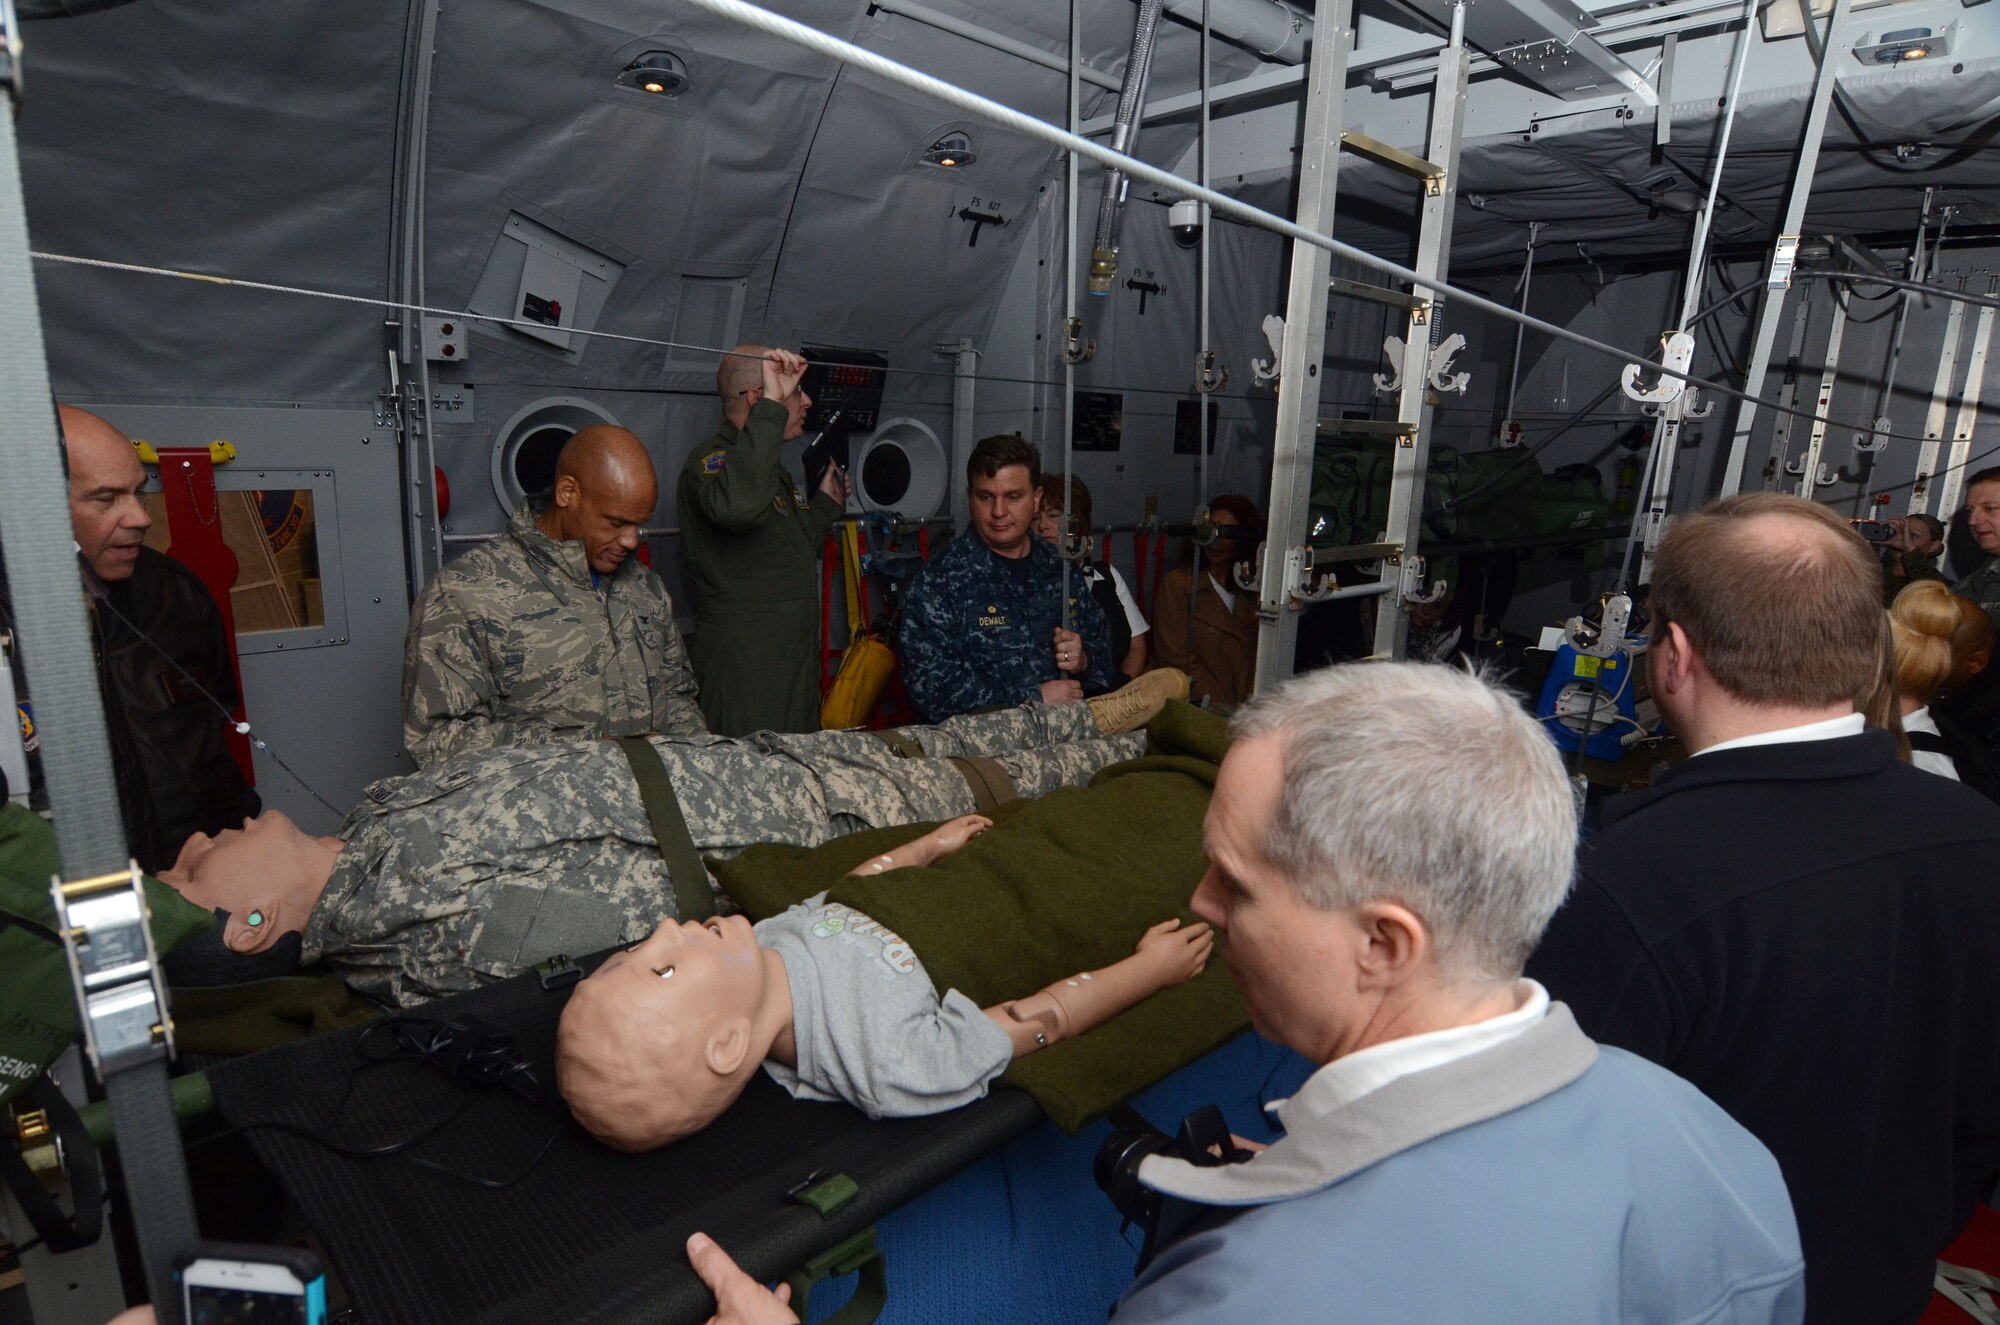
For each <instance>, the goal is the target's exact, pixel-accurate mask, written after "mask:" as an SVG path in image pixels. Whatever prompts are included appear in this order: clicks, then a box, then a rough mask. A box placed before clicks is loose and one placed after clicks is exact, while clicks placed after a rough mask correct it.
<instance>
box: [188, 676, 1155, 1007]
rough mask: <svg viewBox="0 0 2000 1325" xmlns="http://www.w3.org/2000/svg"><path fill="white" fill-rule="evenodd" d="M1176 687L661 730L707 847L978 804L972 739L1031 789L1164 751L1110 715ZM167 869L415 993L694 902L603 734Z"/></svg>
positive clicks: (246, 926) (794, 837) (357, 976)
mask: <svg viewBox="0 0 2000 1325" xmlns="http://www.w3.org/2000/svg"><path fill="white" fill-rule="evenodd" d="M1149 678H1150V674H1149ZM1168 680H1169V682H1170V683H1171V682H1172V681H1173V680H1174V678H1168ZM1181 684H1184V682H1182V683H1181ZM1172 688H1173V687H1172V685H1171V684H1170V685H1169V686H1167V687H1161V686H1158V685H1155V686H1154V687H1153V689H1152V691H1151V692H1150V693H1148V692H1147V690H1146V687H1145V684H1144V683H1143V682H1141V683H1135V684H1134V685H1133V686H1128V687H1126V689H1125V690H1124V691H1121V692H1119V694H1116V695H1109V696H1104V697H1102V698H1100V699H1098V700H1095V701H1092V702H1090V703H1087V704H1064V705H1043V704H1035V705H1025V706H1022V707H1020V708H1016V709H1009V710H1002V711H999V712H994V713H984V714H978V715H972V716H967V717H962V718H954V719H951V720H950V721H949V722H948V723H947V724H944V725H940V726H935V727H909V728H904V729H902V730H901V732H900V733H899V736H900V738H901V739H900V741H899V743H898V745H897V746H896V747H891V746H890V745H888V744H885V743H884V742H883V741H881V740H879V739H877V738H876V737H875V736H874V735H873V734H871V733H867V732H837V731H836V732H816V733H812V734H807V735H774V734H770V733H764V734H760V735H758V736H755V737H749V738H743V739H740V740H726V739H722V738H714V737H711V738H705V739H702V740H699V741H686V740H676V739H671V738H660V737H655V738H651V739H649V741H648V745H649V746H650V747H651V749H652V751H653V753H654V754H655V755H656V756H657V757H658V759H659V761H660V763H661V765H662V767H663V768H665V770H666V772H667V774H668V778H669V780H670V782H671V783H672V785H673V788H674V792H675V795H676V797H677V799H678V800H679V802H680V804H681V807H682V812H683V814H684V815H685V817H686V821H687V823H688V825H689V829H690V833H691V834H692V837H693V844H694V846H695V849H696V850H697V851H698V852H702V853H706V854H719V855H727V854H731V853H734V852H736V851H740V850H742V849H743V848H745V847H749V846H754V845H758V844H760V843H785V844H791V845H797V846H807V847H811V846H818V845H820V844H821V843H822V842H825V841H827V840H829V839H831V838H834V837H839V836H843V835H845V834H848V833H853V832H856V831H859V830H861V829H864V828H887V827H892V826H894V825H897V824H913V823H938V822H941V821H945V820H949V819H951V818H953V817H954V816H957V815H963V814H965V813H966V812H968V811H970V810H972V809H974V808H975V806H976V801H975V797H974V795H973V792H972V789H971V784H970V783H969V782H968V781H967V778H966V776H965V774H964V773H963V771H962V767H961V765H960V764H959V763H955V762H954V759H958V758H966V759H987V760H990V761H991V765H992V766H997V768H998V770H999V773H1000V774H1004V778H1003V779H1002V780H1004V781H1006V782H1008V783H1010V784H1011V789H1012V790H1013V791H1014V792H1015V793H1017V794H1019V795H1020V796H1022V797H1034V796H1040V795H1044V794H1046V793H1047V792H1050V791H1053V790H1055V789H1056V788H1058V787H1065V786H1081V785H1083V784H1084V783H1087V782H1088V781H1089V780H1090V778H1091V776H1092V775H1093V774H1095V773H1096V771H1097V770H1098V769H1100V768H1102V767H1104V766H1105V765H1107V764H1111V763H1115V762H1117V761H1119V760H1122V759H1129V758H1132V757H1133V756H1135V755H1137V754H1139V753H1141V752H1142V751H1143V750H1144V748H1145V738H1144V737H1143V736H1140V735H1136V734H1125V735H1115V736H1114V735H1106V734H1105V733H1106V731H1107V729H1118V730H1123V729H1124V728H1125V727H1126V726H1127V725H1128V724H1137V723H1139V722H1142V721H1143V720H1144V718H1145V717H1147V716H1150V714H1151V713H1152V712H1157V711H1158V709H1159V708H1160V706H1161V705H1162V704H1164V702H1165V695H1164V693H1163V691H1171V689H1172ZM906 750H907V751H910V752H911V753H909V754H907V755H906V754H905V753H903V752H904V751H906ZM161 879H162V882H165V883H168V884H170V885H173V886H176V887H179V888H180V889H181V890H182V891H183V893H185V894H186V895H187V896H188V897H189V898H190V900H193V901H195V902H197V903H199V904H202V905H206V906H210V907H212V908H215V909H220V910H226V911H228V912H229V913H230V914H229V920H228V922H227V923H226V924H225V926H224V927H223V931H224V932H223V934H222V940H223V946H224V947H226V949H227V951H228V953H229V954H230V955H231V957H232V958H238V957H242V956H243V955H245V954H251V953H256V954H261V955H263V956H264V957H266V958H267V964H268V959H269V958H271V957H272V956H273V955H281V954H282V953H283V952H284V949H283V948H281V947H277V946H275V943H276V940H277V939H279V938H282V937H283V936H284V935H286V934H287V933H290V934H294V935H298V936H299V937H298V938H296V939H294V940H292V942H294V943H296V944H297V945H298V950H299V956H300V959H301V960H303V961H307V962H311V961H317V960H320V959H326V960H329V961H331V962H332V963H333V965H334V966H335V967H336V969H338V970H339V972H340V974H341V975H342V977H343V978H345V979H346V980H347V982H348V983H349V984H350V985H352V986H353V987H354V988H355V989H357V990H359V991H360V992H362V993H364V994H368V995H370V996H372V997H375V998H378V999H382V1000H384V1001H387V1002H393V1003H397V1004H400V1005H403V1006H410V1005H413V1004H416V1003H421V1002H424V1001H426V1000H428V999H432V998H438V997H442V996H444V995H448V994H455V993H462V992H466V991H468V990H471V989H475V988H479V987H481V986H482V985H484V984H488V983H492V982H494V981H497V980H503V979H507V978H510V977H512V976H514V975H518V974H519V973H520V972H521V971H523V970H526V969H528V968H529V967H531V966H533V965H534V964H535V963H536V962H539V961H542V960H545V959H546V958H548V957H549V956H551V955H553V954H555V953H558V952H568V953H577V954H581V953H590V952H601V951H604V950H607V949H610V948H614V947H618V946H621V945H624V944H630V943H633V942H636V941H638V940H640V939H642V938H644V937H645V936H646V935H648V934H650V933H651V932H652V931H653V930H654V928H655V927H656V926H658V924H659V923H660V921H661V920H663V919H666V918H669V917H671V916H673V915H674V900H673V899H674V893H675V889H674V887H673V882H674V881H673V880H672V878H671V871H670V868H669V866H668V863H667V861H666V859H665V857H663V856H662V854H661V853H660V851H659V849H658V848H657V847H656V846H655V845H654V841H653V830H652V828H651V827H650V825H649V823H648V816H647V814H646V812H645V808H644V806H643V804H642V803H641V800H640V796H639V790H638V785H637V783H636V781H635V780H634V776H633V772H632V765H631V763H630V762H629V761H628V759H627V757H626V753H625V751H624V750H622V749H621V748H620V747H619V746H617V745H615V744H609V743H605V742H601V741H582V742H564V743H559V744H555V745H548V746H523V747H510V748H506V749H500V750H490V751H481V752H477V753H474V754H469V755H463V756H459V757H457V758H455V759H452V760H449V761H447V762H446V763H444V764H440V765H438V766H436V767H434V768H429V769H425V770H423V771H421V772H419V773H414V774H410V775H408V776H406V777H401V778H390V779H387V780H385V781H383V782H379V783H376V784H375V785H374V786H372V787H370V788H369V789H368V793H367V795H366V796H365V797H363V799H362V800H361V802H360V803H359V804H358V805H356V806H355V808H354V809H353V810H352V811H351V812H350V813H349V814H348V816H347V819H346V820H345V822H344V823H343V824H342V826H341V829H340V835H339V837H338V838H337V839H336V838H312V837H309V836H307V835H306V834H304V833H302V832H300V831H299V830H298V829H297V827H296V826H294V825H293V824H292V823H291V821H290V820H287V819H285V818H283V817H282V816H266V817H265V818H264V819H259V820H256V821H253V822H252V823H250V824H248V825H247V826H246V828H245V829H244V830H240V831H239V830H230V831H228V832H225V833H221V834H218V835H217V836H216V837H214V838H208V837H206V836H196V837H195V838H193V839H191V840H190V841H189V843H188V844H187V845H186V847H184V848H183V851H182V854H181V858H180V859H179V860H177V861H176V863H175V867H174V868H173V869H171V870H168V871H165V872H163V873H162V875H161ZM683 882H694V881H692V880H689V881H683ZM700 883H701V884H703V885H705V884H706V883H707V880H706V879H703V880H701V881H700ZM253 917H254V920H253Z"/></svg>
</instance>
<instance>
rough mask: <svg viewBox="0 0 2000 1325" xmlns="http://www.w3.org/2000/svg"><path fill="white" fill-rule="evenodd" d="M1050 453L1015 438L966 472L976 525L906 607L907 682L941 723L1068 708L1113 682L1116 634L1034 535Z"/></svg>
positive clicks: (936, 563)
mask: <svg viewBox="0 0 2000 1325" xmlns="http://www.w3.org/2000/svg"><path fill="white" fill-rule="evenodd" d="M1041 468H1042V465H1041V457H1040V456H1039V455H1037V454H1036V452H1035V448H1034V447H1032V446H1029V445H1028V444H1027V443H1026V442H1024V441H1022V440H1021V439H1020V438H1019V437H1017V436H1014V435H1013V434H1003V435H1000V436H995V437H987V438H985V439H983V440H981V441H980V443H979V444H978V445H977V446H975V447H973V448H972V455H971V456H970V457H969V458H968V459H967V461H966V465H965V484H966V490H967V493H968V495H969V498H970V506H971V512H972V528H971V531H970V532H969V533H968V534H962V535H960V536H959V537H958V538H956V539H954V540H953V541H952V543H951V545H950V546H948V547H946V548H945V549H944V551H942V552H940V553H938V554H937V555H936V556H935V557H933V558H931V561H930V564H929V565H928V566H926V567H924V571H923V574H922V575H920V576H919V577H918V578H917V582H916V584H914V585H913V586H911V588H910V594H909V597H908V598H907V599H906V600H905V601H904V604H903V627H902V638H901V643H902V661H903V683H904V684H905V685H906V686H907V687H908V688H909V692H910V698H911V699H913V700H914V701H916V705H917V708H918V709H919V710H921V711H922V713H923V714H924V716H925V717H927V718H929V719H930V720H931V721H933V722H937V721H940V720H941V719H944V718H948V717H950V716H952V715H953V714H957V713H970V712H972V711H973V710H975V709H982V708H992V707H994V706H996V705H1000V704H1020V703H1024V702H1027V701H1030V700H1040V701H1041V702H1043V703H1045V704H1060V703H1067V702H1069V701H1072V700H1078V699H1082V698H1083V697H1084V696H1085V695H1086V694H1098V693H1100V692H1102V691H1104V690H1105V689H1107V688H1108V687H1109V685H1110V683H1111V676H1112V671H1111V669H1112V665H1113V664H1114V663H1115V662H1116V661H1117V660H1116V659H1114V658H1113V657H1112V656H1111V635H1110V631H1109V630H1108V629H1107V628H1106V626H1105V624H1104V613H1103V612H1102V610H1100V609H1099V608H1098V606H1097V601H1096V599H1095V598H1094V597H1092V595H1091V592H1090V585H1089V583H1088V582H1087V581H1086V580H1085V579H1084V577H1083V576H1082V575H1081V574H1072V575H1070V576H1069V577H1068V580H1069V598H1068V606H1069V614H1068V615H1069V622H1070V626H1069V627H1068V628H1066V627H1065V626H1064V624H1063V618H1064V614H1063V606H1064V599H1063V592H1062V591H1063V580H1064V576H1063V563H1062V558H1061V557H1060V556H1059V555H1058V554H1057V552H1056V550H1055V548H1053V547H1052V546H1050V545H1049V544H1047V543H1044V542H1042V541H1041V540H1040V539H1038V538H1036V537H1035V536H1034V522H1035V515H1036V511H1037V509H1038V507H1039V502H1040V482H1041Z"/></svg>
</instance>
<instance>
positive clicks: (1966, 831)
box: [1528, 731, 2000, 1323]
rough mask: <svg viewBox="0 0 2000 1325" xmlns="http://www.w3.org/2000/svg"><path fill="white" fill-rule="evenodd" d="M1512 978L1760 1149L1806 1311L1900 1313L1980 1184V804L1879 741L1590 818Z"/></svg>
mask: <svg viewBox="0 0 2000 1325" xmlns="http://www.w3.org/2000/svg"><path fill="white" fill-rule="evenodd" d="M1606 819H1607V824H1606V826H1605V827H1604V828H1603V829H1602V830H1601V831H1600V832H1599V833H1598V834H1597V835H1596V836H1595V837H1593V838H1592V839H1591V841H1590V842H1589V844H1588V845H1587V846H1586V847H1585V848H1584V850H1583V853H1582V856H1581V859H1580V862H1579V872H1578V877H1577V884H1576V889H1575V892H1574V893H1573V894H1572V895H1571V897H1570V900H1569V901H1568V903H1567V904H1566V905H1565V906H1564V907H1563V909H1562V910H1561V911H1560V912H1559V913H1558V914H1557V915H1556V918H1555V921H1554V923H1553V924H1552V925H1551V926H1550V928H1549V932H1548V934H1547V935H1546V936H1545V937H1544V939H1543V941H1542V946H1541V948H1540V949H1539V950H1538V951H1537V952H1536V953H1535V956H1534V958H1533V960H1532V961H1530V962H1529V964H1528V973H1529V974H1530V975H1532V976H1534V977H1535V978H1536V979H1538V980H1540V981H1542V982H1543V983H1544V984H1545V985H1547V986H1548V988H1549V992H1550V994H1551V996H1552V997H1555V998H1559V999H1561V1000H1563V1001H1564V1002H1566V1003H1568V1004H1569V1005H1570V1007H1571V1008H1573V1009H1574V1010H1575V1012H1576V1018H1577V1021H1578V1022H1579V1023H1580V1024H1581V1025H1582V1027H1583V1029H1584V1032H1585V1033H1586V1034H1588V1035H1589V1036H1591V1037H1592V1038H1593V1039H1596V1040H1600V1041H1602V1042H1604V1043H1606V1044H1614V1045H1618V1046H1620V1047H1622V1048H1625V1049H1629V1050H1631V1051H1633V1052H1635V1053H1638V1054H1641V1055H1644V1056H1645V1057H1647V1058H1650V1059H1652V1060H1653V1061H1654V1062H1656V1063H1660V1064H1662V1065H1663V1066H1665V1067H1667V1068H1669V1069H1671V1070H1673V1071H1674V1072H1676V1073H1678V1074H1680V1075H1681V1076H1683V1077H1685V1078H1687V1079H1688V1080H1689V1081H1691V1082H1693V1083H1694V1084H1695V1085H1696V1086H1698V1087H1700V1088H1701V1089H1702V1090H1703V1091H1704V1092H1706V1093H1707V1094H1708V1095H1709V1097H1710V1098H1712V1099H1713V1100H1715V1102H1716V1103H1718V1104H1720V1105H1721V1106H1722V1107H1723V1108H1725V1109H1727V1110H1728V1111H1729V1112H1730V1113H1731V1114H1732V1115H1733V1116H1734V1117H1735V1118H1736V1120H1737V1121H1738V1122H1740V1123H1742V1124H1743V1125H1744V1126H1745V1127H1747V1128H1749V1129H1750V1131H1751V1132H1753V1133H1755V1134H1756V1135H1757V1137H1758V1138H1759V1139H1760V1140H1762V1141H1763V1142H1764V1144H1765V1145H1766V1146H1768V1147H1770V1149H1771V1152H1772V1153H1773V1154H1774V1155H1776V1156H1777V1158H1778V1163H1779V1166H1780V1167H1781V1168H1782V1169H1783V1170H1784V1174H1785V1181H1786V1183H1787V1185H1788V1186H1789V1187H1790V1188H1791V1193H1792V1203H1793V1206H1794V1207H1795V1209H1796V1210H1797V1212H1798V1217H1799V1233H1800V1238H1801V1240H1802V1242H1803V1244H1804V1247H1805V1253H1806V1313H1807V1319H1808V1320H1810V1321H1814V1322H1827V1321H1837V1322H1850V1321H1851V1322H1871V1323H1873V1322H1884V1321H1914V1320H1916V1319H1917V1317H1918V1316H1919V1315H1921V1314H1922V1312H1923V1310H1924V1308H1925V1305H1926V1303H1927V1302H1928V1300H1929V1297H1930V1282H1931V1264H1932V1260H1933V1258H1934V1257H1935V1256H1936V1254H1937V1252H1938V1251H1939V1250H1941V1249H1942V1248H1943V1247H1944V1246H1945V1244H1946V1243H1947V1242H1949V1241H1950V1240H1951V1238H1952V1237H1953V1236H1954V1235H1956V1233H1957V1232H1958V1230H1959V1229H1960V1228H1961V1227H1962V1226H1963V1225H1964V1223H1965V1221H1966V1219H1967V1218H1968V1217H1969V1216H1970V1214H1971V1209H1972V1202H1973V1200H1974V1198H1975V1195H1976V1194H1983V1193H1984V1192H1985V1191H1986V1190H1989V1189H1990V1187H1991V1185H1992V1181H1993V1178H1994V1176H1995V1175H1996V1173H2000V808H1996V807H1994V806H1993V805H1991V804H1990V803H1988V802H1987V801H1986V800H1984V799H1982V798H1981V797H1979V796H1978V795H1976V794H1975V793H1973V792H1971V791H1968V790H1966V789H1965V788H1964V787H1961V786H1954V785H1952V784H1951V783H1949V782H1947V781H1945V780H1944V779H1940V778H1937V777H1934V776H1932V775H1930V774H1927V773H1923V772H1921V771H1919V770H1917V769H1914V768H1911V767H1910V766H1909V765H1907V764H1903V763H1901V762H1899V761H1897V759H1896V758H1895V748H1894V744H1893V742H1892V740H1891V739H1890V737H1889V735H1888V734H1887V733H1886V732H1880V731H1868V732H1864V733H1862V734H1861V735H1859V736H1851V737H1844V738H1840V739H1837V740H1830V741H1811V742H1801V743H1798V744H1791V745H1773V746H1755V747H1750V748H1746V749H1740V750H1726V751H1720V752H1717V753H1715V754H1710V755H1700V756H1698V757H1696V758H1694V759H1690V760H1689V761H1688V762H1687V763H1685V764H1683V765H1681V766H1680V767H1678V768H1675V769H1674V770H1672V771H1671V772H1669V773H1666V774H1663V775H1662V776H1661V778H1660V780H1659V782H1658V783H1657V784H1656V785H1655V786H1653V787H1652V788H1651V789H1649V790H1647V791H1643V792H1636V793H1631V794H1628V795H1626V796H1621V797H1618V798H1616V799H1615V800H1613V801H1611V802H1609V803H1608V804H1607V805H1606Z"/></svg>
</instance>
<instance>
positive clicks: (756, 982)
mask: <svg viewBox="0 0 2000 1325" xmlns="http://www.w3.org/2000/svg"><path fill="white" fill-rule="evenodd" d="M764 975H765V968H764V948H763V945H762V944H760V943H758V942H757V935H756V932H755V931H754V930H753V929H751V927H750V922H749V921H748V920H747V919H745V918H744V917H742V916H740V915H738V916H713V917H711V918H710V919H708V920H704V921H694V920H687V921H682V922H681V923H679V924H675V923H673V922H671V921H668V922H664V923H662V924H661V925H660V927H659V928H658V929H656V930H654V931H653V932H652V933H651V934H650V935H648V936H647V937H646V939H645V940H643V941H642V942H640V943H639V944H638V945H637V946H636V947H632V948H628V949H626V950H625V951H624V952H620V953H614V954H613V955H612V956H611V957H610V958H609V959H607V960H606V961H605V963H604V965H602V966H600V967H598V968H597V970H596V972H595V973H593V974H592V975H591V977H590V978H591V979H592V980H595V981H600V982H602V983H603V984H604V985H605V986H607V988H608V989H615V990H616V991H617V992H618V995H619V997H621V998H622V999H625V1000H629V1001H630V1003H631V1009H632V1013H633V1015H635V1016H661V1017H671V1018H673V1019H674V1020H675V1021H676V1022H678V1023H680V1024H681V1025H683V1026H689V1025H693V1024H694V1023H695V1022H696V1021H697V1020H698V1019H701V1018H707V1019H710V1020H716V1019H721V1018H726V1017H729V1016H733V1015H734V1016H744V1017H748V1016H752V1015H754V1014H755V1012H756V1010H757V1007H758V1006H759V1004H761V1003H762V1002H763V999H764V984H765V980H764Z"/></svg>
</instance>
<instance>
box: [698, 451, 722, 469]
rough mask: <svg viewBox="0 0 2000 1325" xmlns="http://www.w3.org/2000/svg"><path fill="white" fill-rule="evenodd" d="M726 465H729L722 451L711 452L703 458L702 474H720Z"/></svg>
mask: <svg viewBox="0 0 2000 1325" xmlns="http://www.w3.org/2000/svg"><path fill="white" fill-rule="evenodd" d="M725 463H727V460H726V457H725V456H724V455H723V454H722V451H721V450H720V449H717V450H714V451H710V452H709V453H708V454H707V455H705V456H703V457H702V458H701V472H702V473H704V474H720V473H721V472H722V467H723V465H724V464H725Z"/></svg>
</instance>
